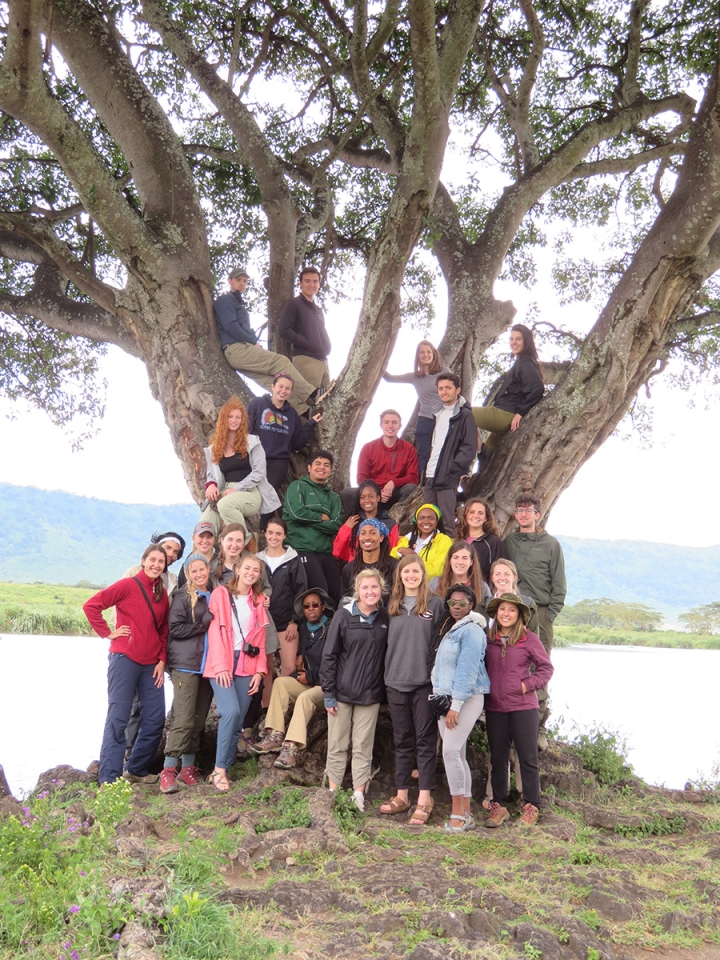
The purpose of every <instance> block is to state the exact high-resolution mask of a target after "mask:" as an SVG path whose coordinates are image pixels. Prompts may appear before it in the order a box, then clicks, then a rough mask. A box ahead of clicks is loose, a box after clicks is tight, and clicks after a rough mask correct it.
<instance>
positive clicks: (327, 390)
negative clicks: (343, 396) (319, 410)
mask: <svg viewBox="0 0 720 960" xmlns="http://www.w3.org/2000/svg"><path fill="white" fill-rule="evenodd" d="M336 383H337V380H331V381H330V383H329V384H328V385H327V386H326V387H317V388H316V389H315V390H313V392H312V393H311V394H310V396H309V397H308V398H307V402H308V407H310V408H313V407H319V406H320V404H321V403H322V402H323V401H324V400H327V398H328V397H329V396H330V394H331V393H332V392H333V390H334V389H335V384H336Z"/></svg>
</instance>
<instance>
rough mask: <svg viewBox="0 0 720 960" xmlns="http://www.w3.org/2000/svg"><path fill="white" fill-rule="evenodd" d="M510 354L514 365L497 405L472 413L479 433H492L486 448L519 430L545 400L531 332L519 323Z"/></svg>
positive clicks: (498, 396) (499, 392) (497, 396)
mask: <svg viewBox="0 0 720 960" xmlns="http://www.w3.org/2000/svg"><path fill="white" fill-rule="evenodd" d="M510 350H511V351H512V353H513V356H514V357H515V363H514V364H513V365H512V367H511V368H510V370H509V371H508V372H507V373H506V374H505V376H504V377H503V381H502V383H501V385H500V389H499V390H498V392H497V395H496V397H495V402H494V404H493V405H492V406H489V407H473V411H472V412H473V417H474V418H475V423H476V425H477V427H478V429H480V430H489V431H491V436H490V439H489V440H488V441H487V444H486V446H488V447H489V448H492V447H494V446H496V445H497V444H498V443H499V442H500V438H501V436H502V435H503V434H504V433H507V432H508V430H512V431H515V430H517V429H518V427H519V426H520V421H521V420H522V418H523V417H524V416H525V414H526V413H528V411H530V410H532V408H533V407H534V406H535V404H536V403H538V402H539V401H540V400H541V399H542V395H543V392H544V390H545V383H544V381H543V375H542V369H541V367H540V362H539V360H538V354H537V348H536V347H535V340H534V338H533V335H532V330H530V329H529V328H528V327H526V326H525V324H524V323H516V324H515V325H514V326H513V327H512V328H511V329H510Z"/></svg>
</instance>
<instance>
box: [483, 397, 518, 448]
mask: <svg viewBox="0 0 720 960" xmlns="http://www.w3.org/2000/svg"><path fill="white" fill-rule="evenodd" d="M472 413H473V417H474V419H475V426H476V427H477V428H478V429H479V430H489V431H490V433H491V436H490V437H489V438H488V440H487V443H486V446H488V447H494V446H496V445H497V444H498V443H499V441H500V437H501V436H502V434H503V433H507V432H508V430H509V429H510V424H511V423H512V419H513V417H514V416H515V414H514V413H510V411H509V410H500V409H499V407H473V408H472Z"/></svg>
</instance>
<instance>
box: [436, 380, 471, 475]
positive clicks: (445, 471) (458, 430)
mask: <svg viewBox="0 0 720 960" xmlns="http://www.w3.org/2000/svg"><path fill="white" fill-rule="evenodd" d="M477 447H478V435H477V427H476V426H475V418H474V417H473V413H472V407H471V406H470V405H469V404H468V403H467V402H466V400H465V397H458V400H457V402H456V404H455V410H454V411H453V413H452V416H451V417H450V423H449V424H448V432H447V435H446V437H445V442H444V443H443V445H442V449H441V451H440V456H439V457H438V462H437V466H436V467H435V476H434V477H428V482H429V483H432V485H433V487H434V488H435V489H436V490H457V488H458V485H459V483H460V477H464V476H465V475H466V474H467V473H469V472H470V467H471V466H472V462H473V460H474V459H475V457H476V455H477Z"/></svg>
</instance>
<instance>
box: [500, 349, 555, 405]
mask: <svg viewBox="0 0 720 960" xmlns="http://www.w3.org/2000/svg"><path fill="white" fill-rule="evenodd" d="M544 391H545V384H544V383H543V378H542V376H541V375H540V368H539V366H538V364H537V361H536V360H533V359H532V357H528V356H527V355H526V354H523V353H520V354H518V356H517V357H515V363H514V364H513V365H512V367H511V368H510V369H509V370H508V372H507V373H506V374H505V376H504V377H503V382H502V384H501V385H500V389H499V390H498V392H497V395H496V397H495V401H494V403H493V406H494V407H497V408H498V409H499V410H507V411H508V413H519V414H520V416H521V417H524V416H525V414H526V413H527V412H528V410H532V408H533V407H534V406H535V404H536V403H538V402H539V401H540V400H541V399H542V395H543V393H544Z"/></svg>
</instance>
